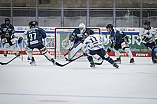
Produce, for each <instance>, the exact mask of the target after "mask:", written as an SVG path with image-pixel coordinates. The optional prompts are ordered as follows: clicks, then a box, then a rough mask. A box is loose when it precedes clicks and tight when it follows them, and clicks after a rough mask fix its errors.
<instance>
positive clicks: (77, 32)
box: [69, 28, 90, 42]
mask: <svg viewBox="0 0 157 104" xmlns="http://www.w3.org/2000/svg"><path fill="white" fill-rule="evenodd" d="M89 30H90V29H89V28H86V29H85V30H84V31H82V32H81V31H80V29H79V28H76V29H75V30H74V31H73V32H72V33H71V34H70V36H69V40H70V38H73V39H74V40H73V41H75V42H77V41H81V40H82V39H85V38H86V36H87V31H89Z"/></svg>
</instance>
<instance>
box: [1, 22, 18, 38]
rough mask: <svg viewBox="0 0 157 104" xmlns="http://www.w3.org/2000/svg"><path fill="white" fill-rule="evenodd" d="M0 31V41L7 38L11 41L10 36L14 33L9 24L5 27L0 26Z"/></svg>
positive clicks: (4, 25)
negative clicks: (0, 32) (0, 33)
mask: <svg viewBox="0 0 157 104" xmlns="http://www.w3.org/2000/svg"><path fill="white" fill-rule="evenodd" d="M1 31H2V36H1V39H3V38H7V39H9V40H10V39H11V36H12V35H13V34H14V32H15V30H14V26H13V25H11V24H9V26H7V25H6V24H1Z"/></svg>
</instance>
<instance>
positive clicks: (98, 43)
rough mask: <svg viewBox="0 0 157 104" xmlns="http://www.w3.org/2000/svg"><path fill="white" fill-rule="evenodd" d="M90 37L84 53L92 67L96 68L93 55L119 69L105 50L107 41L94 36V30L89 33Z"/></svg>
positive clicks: (85, 42)
mask: <svg viewBox="0 0 157 104" xmlns="http://www.w3.org/2000/svg"><path fill="white" fill-rule="evenodd" d="M87 34H88V35H89V36H88V37H87V38H86V39H85V40H84V43H83V52H84V55H86V56H87V59H88V61H89V62H90V67H93V68H94V67H95V64H94V61H93V57H92V56H93V55H99V56H100V57H101V58H102V59H103V60H106V61H108V62H109V63H110V64H112V65H113V66H114V67H116V68H118V67H119V66H118V65H117V64H116V63H115V62H114V61H113V59H112V58H110V56H109V55H108V54H107V52H106V51H105V50H104V48H103V47H104V45H105V44H107V39H106V38H104V37H103V36H102V35H94V31H93V30H89V31H88V32H87Z"/></svg>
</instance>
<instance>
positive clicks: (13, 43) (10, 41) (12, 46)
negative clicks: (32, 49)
mask: <svg viewBox="0 0 157 104" xmlns="http://www.w3.org/2000/svg"><path fill="white" fill-rule="evenodd" d="M8 43H9V44H10V47H11V48H12V50H13V52H14V54H15V55H18V53H17V48H16V44H15V39H14V38H13V39H11V40H8Z"/></svg>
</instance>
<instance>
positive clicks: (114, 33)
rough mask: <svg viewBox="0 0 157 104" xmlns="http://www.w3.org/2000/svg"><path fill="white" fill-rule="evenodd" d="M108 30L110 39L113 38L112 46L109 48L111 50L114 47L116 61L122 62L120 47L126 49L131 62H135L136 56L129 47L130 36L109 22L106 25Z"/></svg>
mask: <svg viewBox="0 0 157 104" xmlns="http://www.w3.org/2000/svg"><path fill="white" fill-rule="evenodd" d="M106 28H107V31H108V32H109V33H110V40H111V46H110V47H109V48H108V49H107V51H108V52H111V49H112V48H113V51H114V52H115V55H116V58H117V59H116V60H115V62H116V63H121V57H120V52H119V49H121V48H122V49H123V50H125V52H126V53H127V54H128V56H129V57H130V63H134V62H135V61H134V58H133V55H132V52H131V50H130V48H129V45H128V38H127V36H126V34H125V33H124V32H122V33H120V31H118V30H116V29H113V25H112V24H108V25H107V26H106Z"/></svg>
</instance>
